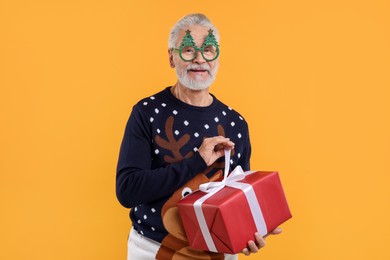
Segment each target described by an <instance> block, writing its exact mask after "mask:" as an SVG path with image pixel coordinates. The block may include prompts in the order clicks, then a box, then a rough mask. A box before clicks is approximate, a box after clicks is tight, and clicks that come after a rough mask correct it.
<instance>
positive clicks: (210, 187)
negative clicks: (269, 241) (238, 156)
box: [194, 150, 267, 252]
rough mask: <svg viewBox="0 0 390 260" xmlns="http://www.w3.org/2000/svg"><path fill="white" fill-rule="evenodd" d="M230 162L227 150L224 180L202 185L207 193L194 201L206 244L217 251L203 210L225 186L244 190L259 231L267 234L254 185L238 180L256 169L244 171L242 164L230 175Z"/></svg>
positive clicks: (202, 189) (202, 188)
mask: <svg viewBox="0 0 390 260" xmlns="http://www.w3.org/2000/svg"><path fill="white" fill-rule="evenodd" d="M229 163H230V151H228V150H225V170H224V178H223V180H222V181H220V182H208V183H204V184H202V185H200V186H199V189H200V190H201V191H203V192H205V193H207V194H206V195H204V196H202V197H201V198H199V199H198V200H197V201H195V203H194V210H195V215H196V218H197V219H198V222H199V226H200V230H201V232H202V235H203V238H204V240H205V242H206V245H207V247H208V249H209V250H210V251H211V252H217V248H216V246H215V244H214V241H213V239H212V238H211V234H210V230H209V229H208V227H207V223H206V219H205V217H204V214H203V211H202V204H203V202H204V201H206V200H207V199H208V198H210V197H211V196H213V195H214V194H215V193H217V192H218V191H220V190H221V189H223V188H224V187H225V186H228V187H232V188H235V189H240V190H242V191H243V192H244V194H245V197H246V199H247V201H248V204H249V208H250V211H251V213H252V217H253V220H254V222H255V225H256V229H257V231H258V233H259V234H260V235H261V236H264V235H266V234H267V225H266V223H265V220H264V216H263V213H262V211H261V208H260V206H259V202H258V201H257V197H256V194H255V192H254V191H253V188H252V186H251V185H250V184H247V183H242V182H238V181H240V180H243V179H244V178H245V176H246V175H249V174H252V173H254V171H247V172H244V171H243V170H242V168H241V166H239V165H238V166H237V167H236V168H235V169H234V170H233V171H232V172H231V173H230V175H228V174H229Z"/></svg>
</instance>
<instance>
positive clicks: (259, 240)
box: [255, 233, 265, 248]
mask: <svg viewBox="0 0 390 260" xmlns="http://www.w3.org/2000/svg"><path fill="white" fill-rule="evenodd" d="M255 238H256V242H257V245H258V246H259V248H262V247H264V246H265V240H264V238H263V237H262V236H261V235H260V234H259V233H255Z"/></svg>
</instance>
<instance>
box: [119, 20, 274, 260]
mask: <svg viewBox="0 0 390 260" xmlns="http://www.w3.org/2000/svg"><path fill="white" fill-rule="evenodd" d="M218 41H219V34H218V31H217V29H216V28H215V27H214V25H213V24H212V23H211V22H210V20H209V19H208V18H207V17H206V16H205V15H203V14H190V15H187V16H185V17H183V18H182V19H180V20H179V21H178V22H177V23H176V24H175V26H174V27H173V28H172V30H171V33H170V36H169V46H168V55H169V64H170V66H171V67H172V68H175V70H176V74H177V78H178V79H177V82H176V84H174V85H173V86H169V87H167V88H165V89H164V90H162V91H161V92H159V93H156V94H154V95H152V96H149V97H147V98H144V99H142V100H141V101H139V102H138V103H137V104H136V105H134V107H133V110H132V112H131V115H130V118H129V120H128V122H127V126H126V130H125V134H124V137H123V141H122V145H121V149H120V155H119V160H118V167H117V177H116V181H117V182H116V188H117V197H118V200H119V201H120V203H121V204H122V205H123V206H124V207H127V208H132V209H131V212H130V219H131V221H132V224H133V227H132V229H131V231H130V235H129V238H128V259H133V260H137V259H145V260H148V259H237V258H238V257H237V255H227V254H221V253H212V252H205V251H200V250H195V249H192V248H191V247H190V246H189V244H188V241H187V239H186V237H185V232H184V230H183V226H182V223H181V221H180V217H179V215H178V210H177V207H176V203H177V201H178V200H180V199H181V198H182V197H184V196H186V195H187V194H189V193H190V192H191V191H192V190H194V189H197V187H198V186H199V184H201V183H204V182H208V181H213V180H216V179H218V178H219V177H221V172H222V171H221V169H223V166H224V157H223V155H224V150H225V149H227V150H231V154H232V156H231V160H230V165H231V168H234V167H236V166H237V165H241V166H242V168H243V169H244V170H249V160H250V155H251V145H250V140H249V131H248V125H247V123H246V121H245V120H244V118H243V117H242V116H241V115H240V114H239V113H238V112H236V111H235V110H233V109H232V108H230V107H228V106H226V105H225V104H223V103H222V102H221V101H219V100H218V99H217V98H216V97H215V96H214V95H212V94H211V93H210V92H209V88H210V86H211V84H212V83H213V82H214V80H215V77H216V74H217V71H218V66H219V59H218V58H219V55H220V49H219V43H218ZM280 232H281V230H280V229H276V230H274V231H273V232H272V233H273V234H277V233H280ZM254 238H255V239H254V241H248V246H247V248H244V249H243V251H242V252H243V253H244V254H245V255H249V254H250V253H255V252H257V251H258V250H259V249H260V248H261V247H263V246H264V245H265V242H264V238H263V237H261V236H260V235H258V234H255V236H254Z"/></svg>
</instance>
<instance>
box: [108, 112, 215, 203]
mask: <svg viewBox="0 0 390 260" xmlns="http://www.w3.org/2000/svg"><path fill="white" fill-rule="evenodd" d="M152 138H153V137H152V136H151V131H150V125H149V122H148V121H147V120H146V119H145V117H143V115H142V113H141V111H140V110H139V108H138V107H137V106H134V107H133V111H132V113H131V115H130V118H129V120H128V122H127V125H126V129H125V133H124V137H123V140H122V144H121V148H120V153H119V159H118V165H117V173H116V195H117V198H118V200H119V202H120V203H121V204H122V205H123V206H124V207H127V208H131V207H134V206H137V205H139V204H142V203H149V202H152V201H155V200H158V199H161V198H164V197H167V196H169V195H171V194H172V193H173V192H174V191H175V190H177V189H178V188H180V187H181V186H182V185H184V184H185V183H186V182H187V181H188V180H190V179H192V178H193V177H194V176H195V175H196V174H197V173H199V172H201V171H203V170H204V169H206V168H207V165H206V163H205V162H204V160H203V159H202V157H201V156H200V155H199V153H198V152H196V153H195V154H194V156H192V157H190V158H187V159H184V160H182V161H180V162H177V163H173V164H169V165H167V166H165V167H161V168H157V169H151V168H152V167H151V166H152V151H151V150H152V143H151V142H152Z"/></svg>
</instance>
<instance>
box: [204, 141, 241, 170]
mask: <svg viewBox="0 0 390 260" xmlns="http://www.w3.org/2000/svg"><path fill="white" fill-rule="evenodd" d="M233 148H234V143H233V142H232V141H230V139H229V138H226V137H223V136H215V137H210V138H205V139H204V140H203V143H202V144H201V146H200V147H199V149H198V151H199V154H200V156H202V158H203V160H204V161H205V162H206V164H207V166H210V165H212V164H213V163H214V162H215V161H216V160H217V159H218V158H220V157H222V156H223V155H224V154H225V153H224V150H225V149H227V150H231V149H233Z"/></svg>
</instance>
